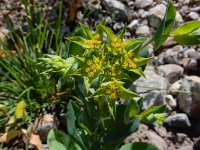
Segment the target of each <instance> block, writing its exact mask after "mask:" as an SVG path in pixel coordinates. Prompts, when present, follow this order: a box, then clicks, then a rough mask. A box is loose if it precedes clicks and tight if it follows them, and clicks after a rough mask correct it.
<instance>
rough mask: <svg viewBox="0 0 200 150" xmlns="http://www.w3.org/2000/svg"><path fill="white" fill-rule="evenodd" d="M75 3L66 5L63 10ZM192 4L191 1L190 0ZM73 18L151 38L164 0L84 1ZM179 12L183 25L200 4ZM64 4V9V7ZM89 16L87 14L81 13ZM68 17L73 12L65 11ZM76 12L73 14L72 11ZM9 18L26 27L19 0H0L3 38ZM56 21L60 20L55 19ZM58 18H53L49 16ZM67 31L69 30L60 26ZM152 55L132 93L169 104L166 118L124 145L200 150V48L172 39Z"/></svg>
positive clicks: (186, 3) (185, 1)
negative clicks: (151, 144) (149, 145)
mask: <svg viewBox="0 0 200 150" xmlns="http://www.w3.org/2000/svg"><path fill="white" fill-rule="evenodd" d="M72 1H76V0H71V1H70V2H69V1H67V0H66V1H64V2H65V3H64V7H66V9H67V6H69V4H70V3H71V2H72ZM191 1H192V0H191ZM46 2H49V6H52V7H56V8H59V7H57V6H59V5H58V3H57V1H56V0H47V1H46ZM76 2H78V3H76V4H78V5H76V7H75V8H76V9H75V12H74V15H75V16H73V17H72V16H71V17H72V19H74V18H77V19H78V20H82V21H83V22H84V23H85V24H87V25H88V26H90V27H91V28H94V27H95V26H96V24H97V23H98V22H100V21H101V20H102V19H103V18H105V21H106V25H107V26H109V27H111V28H112V29H113V30H114V31H116V32H117V31H119V30H120V29H121V28H122V27H123V26H124V25H125V24H127V32H126V33H125V35H126V38H133V37H138V36H147V37H151V35H152V34H153V32H154V31H155V28H156V27H157V26H158V25H159V23H160V21H161V19H162V17H163V16H164V12H165V10H166V1H164V0H84V1H83V2H82V0H80V1H76ZM173 2H174V5H175V7H176V9H177V16H176V23H175V26H176V27H178V26H180V25H181V24H183V23H184V22H187V21H192V20H200V15H199V14H200V2H198V1H196V2H195V0H193V2H190V0H174V1H173ZM65 5H66V6H65ZM79 7H84V8H86V7H87V8H88V9H89V10H90V13H89V15H88V16H87V17H84V15H83V9H82V10H81V11H79ZM63 13H64V16H63V18H65V17H70V16H69V13H70V11H64V12H63ZM48 14H53V15H50V16H56V15H57V12H56V9H49V10H48V13H47V12H46V14H45V15H46V17H47V18H48ZM72 14H73V13H72ZM5 16H9V17H10V18H11V20H12V21H13V24H15V28H18V27H19V26H26V24H25V23H24V22H25V20H26V17H25V15H24V11H23V6H22V5H21V3H20V2H19V0H11V1H8V0H0V37H1V39H3V40H6V39H5V35H6V34H7V32H8V30H7V29H6V27H5V22H4V19H3V18H4V17H5ZM55 18H56V17H55ZM50 19H54V18H50ZM62 29H63V32H69V31H70V29H71V27H70V26H68V25H67V24H65V25H63V26H62ZM149 49H150V55H152V56H154V59H153V60H152V61H151V62H150V63H149V64H148V66H147V69H146V71H145V74H146V76H147V79H144V78H140V79H139V80H137V81H136V82H135V83H134V84H133V85H132V86H131V88H130V89H131V90H134V91H136V92H138V93H139V94H141V95H143V96H144V97H145V99H146V101H145V102H144V108H148V107H149V106H152V105H158V104H166V105H167V113H168V117H167V119H166V123H165V124H164V126H162V127H152V126H147V125H145V124H143V125H142V126H141V127H140V130H139V131H138V132H137V133H134V134H132V135H130V136H129V137H128V138H127V139H126V140H125V143H128V142H132V141H146V142H150V143H153V144H155V145H157V146H158V147H159V148H160V149H161V150H176V149H178V150H199V149H200V115H199V114H200V99H199V96H200V94H199V93H200V77H199V75H200V47H199V46H193V47H190V46H182V45H178V44H177V43H176V42H175V41H173V39H171V38H169V39H168V40H167V41H166V42H165V43H164V45H163V46H162V47H161V48H160V49H159V50H158V51H156V52H154V51H153V49H152V46H151V45H150V46H149Z"/></svg>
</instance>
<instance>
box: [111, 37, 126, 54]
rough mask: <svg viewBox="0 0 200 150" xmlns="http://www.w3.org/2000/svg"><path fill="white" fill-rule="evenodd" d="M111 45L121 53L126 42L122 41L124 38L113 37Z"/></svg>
mask: <svg viewBox="0 0 200 150" xmlns="http://www.w3.org/2000/svg"><path fill="white" fill-rule="evenodd" d="M111 46H112V47H113V48H114V50H116V51H117V52H120V53H121V52H123V50H124V42H123V41H122V39H118V38H113V39H112V40H111Z"/></svg>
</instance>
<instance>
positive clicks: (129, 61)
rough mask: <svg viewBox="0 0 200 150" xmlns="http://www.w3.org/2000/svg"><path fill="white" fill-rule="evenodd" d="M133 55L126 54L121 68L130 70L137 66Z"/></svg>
mask: <svg viewBox="0 0 200 150" xmlns="http://www.w3.org/2000/svg"><path fill="white" fill-rule="evenodd" d="M133 59H134V55H133V53H130V52H129V53H128V54H126V55H125V56H124V64H123V67H125V68H131V69H135V68H137V65H136V64H135V62H134V60H133Z"/></svg>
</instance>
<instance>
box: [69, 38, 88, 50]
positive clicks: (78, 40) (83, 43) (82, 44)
mask: <svg viewBox="0 0 200 150" xmlns="http://www.w3.org/2000/svg"><path fill="white" fill-rule="evenodd" d="M67 40H69V41H71V42H74V43H76V44H78V45H80V46H82V47H83V48H89V45H88V44H86V42H85V41H86V39H84V38H82V37H80V36H73V37H67Z"/></svg>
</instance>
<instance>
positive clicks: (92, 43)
mask: <svg viewBox="0 0 200 150" xmlns="http://www.w3.org/2000/svg"><path fill="white" fill-rule="evenodd" d="M85 43H86V44H87V45H89V48H100V46H101V41H100V36H99V34H96V35H95V36H94V37H93V38H92V39H91V40H86V41H85Z"/></svg>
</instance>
